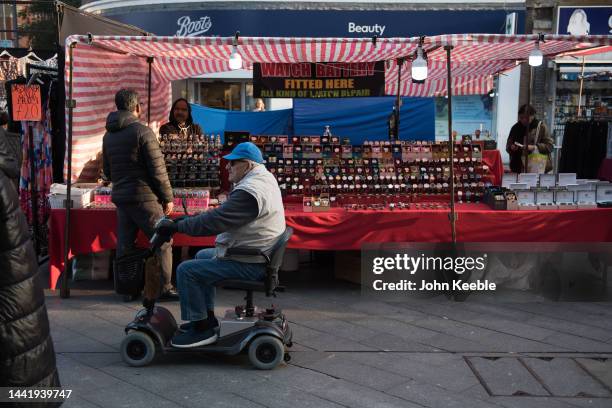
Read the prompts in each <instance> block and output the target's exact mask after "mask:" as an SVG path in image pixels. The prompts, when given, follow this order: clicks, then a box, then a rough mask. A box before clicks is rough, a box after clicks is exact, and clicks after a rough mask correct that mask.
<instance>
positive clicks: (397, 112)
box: [392, 58, 404, 141]
mask: <svg viewBox="0 0 612 408" xmlns="http://www.w3.org/2000/svg"><path fill="white" fill-rule="evenodd" d="M403 65H404V58H398V59H397V98H396V99H395V115H394V117H393V121H394V123H393V124H394V130H395V134H394V136H395V137H394V138H393V139H392V141H395V140H399V138H400V137H399V122H400V104H401V103H402V100H401V96H400V92H401V91H400V90H401V86H402V66H403Z"/></svg>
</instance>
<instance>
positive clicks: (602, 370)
mask: <svg viewBox="0 0 612 408" xmlns="http://www.w3.org/2000/svg"><path fill="white" fill-rule="evenodd" d="M576 362H577V363H579V364H580V365H581V366H582V367H584V369H586V370H587V371H588V372H589V373H590V374H591V375H592V376H594V377H595V378H597V379H598V380H599V381H600V382H602V383H603V384H604V385H605V386H606V387H607V388H608V389H609V390H612V358H605V359H604V358H576Z"/></svg>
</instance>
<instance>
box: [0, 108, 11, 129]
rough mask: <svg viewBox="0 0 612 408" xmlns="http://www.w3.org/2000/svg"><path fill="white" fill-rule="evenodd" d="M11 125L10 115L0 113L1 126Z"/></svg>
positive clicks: (3, 112) (4, 112)
mask: <svg viewBox="0 0 612 408" xmlns="http://www.w3.org/2000/svg"><path fill="white" fill-rule="evenodd" d="M8 123H9V115H8V113H7V112H6V111H2V112H0V126H4V125H6V124H8Z"/></svg>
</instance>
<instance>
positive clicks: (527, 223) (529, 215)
mask: <svg viewBox="0 0 612 408" xmlns="http://www.w3.org/2000/svg"><path fill="white" fill-rule="evenodd" d="M457 211H458V220H457V240H458V241H461V242H612V228H611V226H612V209H592V210H572V211H561V210H550V211H493V210H490V209H489V208H488V207H487V206H485V205H484V204H459V205H458V206H457ZM286 219H287V225H288V226H290V227H293V229H294V235H293V237H292V239H291V241H290V242H289V247H290V248H302V249H312V250H358V249H360V248H361V246H362V244H365V243H372V242H448V241H450V224H449V221H448V211H445V210H401V211H399V210H395V211H388V210H386V211H350V212H348V211H344V210H341V209H334V210H332V211H329V212H323V213H305V212H301V211H295V210H287V212H286ZM65 220H66V216H65V211H64V210H52V211H51V218H50V221H49V259H50V265H51V282H50V286H51V288H52V289H54V288H55V285H56V282H57V279H58V277H59V276H60V273H61V271H62V270H63V267H64V259H63V256H64V255H63V254H64V225H65ZM116 226H117V219H116V215H115V211H113V210H87V209H84V210H73V211H72V212H71V233H70V256H71V257H72V256H74V255H78V254H83V253H89V252H96V251H103V250H108V249H114V248H115V245H116V241H117V238H116V233H115V230H116ZM213 241H214V239H213V237H206V238H195V237H188V236H185V235H181V234H177V235H176V236H175V237H174V243H175V245H177V246H185V245H191V246H211V245H213ZM143 243H146V241H144V240H143Z"/></svg>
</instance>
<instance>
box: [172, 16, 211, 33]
mask: <svg viewBox="0 0 612 408" xmlns="http://www.w3.org/2000/svg"><path fill="white" fill-rule="evenodd" d="M176 24H177V25H178V27H179V28H178V30H176V34H175V35H176V36H177V37H196V36H199V35H202V34H205V33H207V32H208V30H210V28H211V27H212V19H211V18H210V17H209V16H204V17H200V19H199V20H192V19H191V17H189V16H181V17H179V19H178V20H176Z"/></svg>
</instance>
